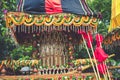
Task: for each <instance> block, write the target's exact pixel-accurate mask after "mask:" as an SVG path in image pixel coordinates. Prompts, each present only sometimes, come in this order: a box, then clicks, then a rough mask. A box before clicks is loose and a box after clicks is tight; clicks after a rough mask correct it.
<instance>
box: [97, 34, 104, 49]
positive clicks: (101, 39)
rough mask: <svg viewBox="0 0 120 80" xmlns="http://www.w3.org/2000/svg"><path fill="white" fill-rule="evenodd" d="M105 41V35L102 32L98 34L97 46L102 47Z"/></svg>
mask: <svg viewBox="0 0 120 80" xmlns="http://www.w3.org/2000/svg"><path fill="white" fill-rule="evenodd" d="M102 41H103V36H102V35H101V34H96V46H97V47H100V46H101V44H102Z"/></svg>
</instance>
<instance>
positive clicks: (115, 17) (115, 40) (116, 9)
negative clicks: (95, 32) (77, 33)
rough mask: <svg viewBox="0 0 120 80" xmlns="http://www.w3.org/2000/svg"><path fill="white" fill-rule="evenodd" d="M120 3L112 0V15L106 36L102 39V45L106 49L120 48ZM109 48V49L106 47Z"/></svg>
mask: <svg viewBox="0 0 120 80" xmlns="http://www.w3.org/2000/svg"><path fill="white" fill-rule="evenodd" d="M119 4H120V1H119V0H116V1H114V0H112V9H111V11H112V14H111V22H110V26H109V29H108V32H109V33H108V34H107V35H106V37H105V39H104V44H105V45H106V48H109V47H111V48H113V47H117V46H120V42H119V41H120V5H119ZM108 46H109V47H108Z"/></svg>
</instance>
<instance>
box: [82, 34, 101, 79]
mask: <svg viewBox="0 0 120 80" xmlns="http://www.w3.org/2000/svg"><path fill="white" fill-rule="evenodd" d="M82 38H83V42H84V44H85V47H86V50H87V53H88V56H89V58H90V62H91V64H92V67H93V71H94V73H95V76H96V79H97V80H100V77H98V75H97V72H96V70H95V67H94V64H93V61H92V57H91V55H90V52H89V50H88V47H87V44H86V41H85V39H84V37H83V35H82Z"/></svg>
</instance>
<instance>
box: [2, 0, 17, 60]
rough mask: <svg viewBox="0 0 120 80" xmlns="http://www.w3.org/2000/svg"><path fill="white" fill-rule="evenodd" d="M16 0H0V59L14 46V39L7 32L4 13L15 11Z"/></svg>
mask: <svg viewBox="0 0 120 80" xmlns="http://www.w3.org/2000/svg"><path fill="white" fill-rule="evenodd" d="M15 4H16V0H0V60H2V59H5V57H6V56H7V55H9V51H11V50H13V49H14V48H15V45H14V41H13V40H12V39H11V37H10V36H8V34H6V32H7V28H6V25H5V20H4V13H6V12H7V11H15V8H16V5H15Z"/></svg>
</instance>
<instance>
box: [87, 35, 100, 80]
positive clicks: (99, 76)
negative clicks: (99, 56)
mask: <svg viewBox="0 0 120 80" xmlns="http://www.w3.org/2000/svg"><path fill="white" fill-rule="evenodd" d="M87 35H88V40H89V41H90V36H89V34H88V33H87ZM90 46H91V50H92V54H93V57H94V58H95V55H94V49H93V46H92V43H91V41H90ZM95 66H96V71H97V74H98V78H99V80H101V78H100V73H99V71H98V68H97V62H96V60H95Z"/></svg>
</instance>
